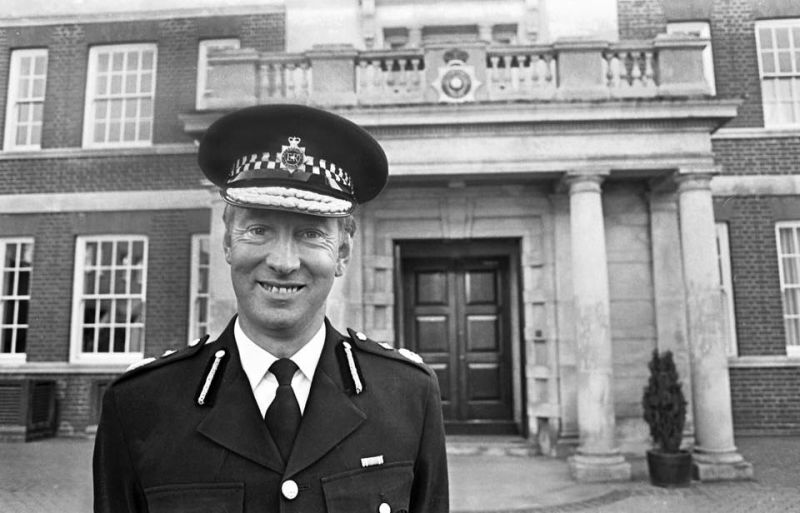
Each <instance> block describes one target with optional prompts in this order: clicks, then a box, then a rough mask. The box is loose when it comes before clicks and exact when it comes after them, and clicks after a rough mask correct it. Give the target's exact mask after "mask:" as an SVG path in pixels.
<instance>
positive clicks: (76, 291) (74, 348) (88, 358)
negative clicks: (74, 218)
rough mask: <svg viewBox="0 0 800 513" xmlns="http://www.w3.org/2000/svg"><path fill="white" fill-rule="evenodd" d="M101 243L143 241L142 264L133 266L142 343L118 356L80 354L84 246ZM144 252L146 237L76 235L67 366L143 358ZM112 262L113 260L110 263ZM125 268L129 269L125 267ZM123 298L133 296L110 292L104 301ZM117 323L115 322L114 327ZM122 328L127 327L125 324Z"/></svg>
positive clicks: (144, 335)
mask: <svg viewBox="0 0 800 513" xmlns="http://www.w3.org/2000/svg"><path fill="white" fill-rule="evenodd" d="M102 242H116V243H119V242H125V243H128V242H143V243H144V248H143V253H142V263H141V264H137V265H136V267H137V268H139V267H141V269H142V286H141V292H140V293H139V294H136V296H137V297H140V299H141V305H142V311H143V312H144V315H143V316H142V321H141V322H142V324H143V326H142V341H141V350H139V351H128V352H118V353H112V352H108V353H105V352H104V353H99V352H84V351H83V308H82V305H83V302H84V299H85V296H86V295H85V294H84V290H83V285H84V271H85V268H84V262H85V260H86V246H87V244H89V243H97V244H98V245H99V244H100V243H102ZM148 250H149V244H148V239H147V237H144V236H141V235H99V236H79V237H78V238H77V241H76V245H75V266H74V275H73V290H72V330H71V336H70V363H87V364H131V363H134V362H137V361H139V360H141V359H142V358H143V357H144V347H145V345H146V344H147V340H146V328H147V322H146V316H147V313H146V309H147V268H148ZM112 263H113V261H112ZM125 269H128V270H129V268H125ZM120 296H123V297H124V298H126V299H127V298H129V297H132V296H133V294H115V293H114V292H113V291H112V292H111V293H110V294H108V296H107V298H108V299H109V300H112V299H114V298H117V297H120ZM116 324H117V323H115V325H116ZM126 327H129V326H128V325H127V322H126Z"/></svg>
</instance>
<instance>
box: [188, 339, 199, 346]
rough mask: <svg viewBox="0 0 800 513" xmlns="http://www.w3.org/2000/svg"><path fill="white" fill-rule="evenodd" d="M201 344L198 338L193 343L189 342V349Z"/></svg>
mask: <svg viewBox="0 0 800 513" xmlns="http://www.w3.org/2000/svg"><path fill="white" fill-rule="evenodd" d="M199 343H200V339H199V338H196V339H194V340H192V341H191V342H189V347H194V346H196V345H197V344H199Z"/></svg>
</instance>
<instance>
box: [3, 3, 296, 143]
mask: <svg viewBox="0 0 800 513" xmlns="http://www.w3.org/2000/svg"><path fill="white" fill-rule="evenodd" d="M284 30H285V29H284V14H283V13H271V14H257V15H251V16H224V17H223V16H220V17H210V18H176V19H170V20H160V21H150V20H142V21H132V22H131V21H127V22H108V23H89V24H63V25H50V26H35V27H11V28H0V113H3V114H4V113H5V103H6V99H7V94H6V91H7V89H8V83H7V82H8V71H7V69H8V60H9V55H10V51H11V50H12V49H14V48H25V47H28V48H29V47H39V48H47V49H48V51H49V62H48V75H47V92H46V97H45V108H44V124H43V128H42V147H43V148H64V147H80V146H81V141H82V134H83V112H84V95H85V90H86V67H87V61H88V55H89V47H90V46H92V45H98V44H115V43H136V42H155V43H157V45H158V69H157V72H156V103H155V117H156V119H155V126H154V129H153V142H154V143H169V142H187V141H189V140H190V139H189V138H188V137H187V136H186V135H184V133H183V130H182V129H181V125H180V121H179V119H178V113H180V112H187V111H190V110H193V109H194V101H195V89H196V83H197V77H196V64H197V48H198V44H199V41H200V40H201V39H208V38H217V37H220V38H221V37H239V38H240V39H241V44H242V47H246V48H256V49H258V50H260V51H281V50H283V49H284V48H285V45H284V40H285V35H284ZM4 123H5V116H4V115H3V116H0V133H2V131H3V128H4V127H3V125H4Z"/></svg>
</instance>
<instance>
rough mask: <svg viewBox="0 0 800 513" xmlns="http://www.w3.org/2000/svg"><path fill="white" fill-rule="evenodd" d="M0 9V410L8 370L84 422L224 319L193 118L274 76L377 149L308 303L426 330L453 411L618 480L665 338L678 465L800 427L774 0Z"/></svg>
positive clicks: (476, 425)
mask: <svg viewBox="0 0 800 513" xmlns="http://www.w3.org/2000/svg"><path fill="white" fill-rule="evenodd" d="M323 4H324V5H323ZM579 4H580V7H581V9H580V11H579V12H580V13H581V14H580V15H576V14H575V13H576V12H578V11H576V6H578V5H579ZM0 22H2V23H0V112H4V113H6V115H5V116H3V117H2V118H0V123H2V125H0V131H1V132H2V133H3V134H4V136H3V147H2V152H0V173H2V176H3V178H4V179H3V180H2V181H0V189H2V190H0V261H2V262H3V266H4V268H3V274H2V277H0V293H2V296H0V301H2V303H0V305H2V306H0V308H1V310H0V311H1V312H2V318H1V319H0V322H1V323H2V324H0V380H2V383H0V393H5V394H6V396H4V397H6V398H7V399H6V400H5V403H4V402H3V401H0V408H2V405H3V404H5V405H6V406H5V408H6V410H4V412H0V421H1V423H0V429H5V432H6V433H11V434H14V433H18V428H12V427H8V426H9V425H10V424H12V422H11V421H10V420H8V419H11V418H12V417H13V415H12V414H13V413H14V412H13V411H12V410H13V408H12V407H9V406H7V405H9V404H11V405H12V406H13V405H15V404H17V403H13V404H12V399H8V398H10V397H12V395H11V392H10V391H11V390H12V388H13V386H14V384H15V383H17V382H18V381H19V379H20V378H24V377H28V378H36V379H46V378H52V379H54V380H55V383H56V396H57V404H58V426H59V433H60V434H63V435H69V434H83V433H86V432H91V431H92V429H93V426H94V425H95V424H96V422H97V413H98V412H97V407H98V404H99V401H98V398H99V396H100V394H101V393H102V390H103V387H104V386H105V385H106V384H107V382H108V380H109V379H111V378H112V377H113V376H115V375H117V374H118V373H120V372H122V370H123V369H124V368H125V367H126V366H127V365H128V364H129V363H131V362H133V361H136V360H137V359H140V358H141V357H142V356H158V355H160V354H161V353H162V352H163V351H165V350H166V349H174V348H177V347H180V346H181V345H184V344H186V343H187V342H188V341H189V340H190V339H192V338H194V337H195V336H196V335H197V334H199V333H202V332H204V331H210V332H212V333H213V332H217V331H218V330H219V329H220V328H221V326H222V325H223V324H224V323H225V322H226V321H227V319H228V318H229V316H230V314H231V313H232V312H233V311H234V309H235V305H234V301H233V295H232V291H231V290H230V287H229V286H228V285H227V279H228V278H227V267H226V264H225V263H224V260H223V259H222V255H221V252H220V251H218V249H217V248H219V247H220V244H221V236H222V232H221V223H220V213H221V208H222V204H221V202H220V200H219V199H218V198H216V196H215V194H214V191H212V190H210V189H209V188H208V186H207V185H205V184H203V183H202V182H201V181H200V173H199V172H198V171H197V168H196V164H195V153H196V149H195V145H194V142H193V141H194V140H196V139H197V138H198V137H199V136H200V135H201V134H202V132H203V130H204V129H205V128H206V127H207V126H208V124H209V123H210V122H211V121H213V120H214V119H216V118H217V117H218V116H219V115H220V113H221V112H224V111H226V110H229V109H231V108H235V107H240V106H245V105H250V104H253V103H270V102H287V101H288V102H296V103H310V104H315V105H321V106H325V107H327V108H330V109H332V110H334V111H336V112H339V113H341V114H342V115H344V116H346V117H349V118H351V119H353V120H354V121H356V122H359V123H360V124H362V125H364V126H365V127H367V129H368V130H370V131H371V132H372V133H373V134H374V135H375V136H376V137H377V138H378V139H379V140H380V141H381V142H382V144H383V145H384V147H385V148H386V150H387V154H388V156H389V161H390V173H391V176H392V178H391V181H390V185H389V187H388V188H387V190H386V191H385V192H384V193H383V194H382V197H381V198H380V199H379V200H378V202H377V203H376V204H375V205H370V206H367V207H365V208H363V209H362V210H360V211H359V213H358V221H359V232H358V248H360V250H359V252H358V253H357V254H356V255H355V256H354V259H353V262H352V263H351V266H350V269H349V271H348V275H347V277H346V278H345V279H343V280H341V281H340V282H339V283H337V286H336V287H335V289H334V296H333V298H332V300H331V302H330V304H329V312H330V316H331V317H332V318H333V319H334V321H335V323H336V324H337V325H338V326H340V327H345V326H348V325H350V326H357V327H360V328H362V329H363V330H364V331H365V332H367V333H368V334H369V335H370V336H371V337H372V338H375V339H377V340H381V341H386V342H389V343H391V344H394V345H396V346H406V347H410V348H412V349H415V350H417V351H418V352H420V353H422V354H423V356H424V357H425V359H426V361H428V362H429V363H430V364H431V365H432V366H433V367H434V368H435V369H436V370H437V372H438V374H439V377H440V382H441V383H442V389H443V396H444V397H443V398H444V406H445V416H446V420H447V425H448V429H449V431H450V432H452V433H477V434H480V433H512V434H518V435H520V436H522V437H524V438H526V439H528V440H530V441H531V442H532V443H534V444H535V445H536V446H537V447H539V448H540V449H541V450H542V451H543V452H548V453H555V452H557V451H558V449H559V448H560V447H573V446H574V445H576V444H577V445H578V451H577V454H578V456H577V457H576V458H573V460H572V462H571V468H572V471H573V473H574V474H575V475H576V477H578V478H586V479H594V478H596V477H598V476H605V477H609V476H611V477H624V476H625V475H626V472H628V470H627V466H626V465H627V464H626V463H625V460H624V458H623V457H622V456H621V455H620V454H619V452H618V448H619V447H621V448H622V449H623V450H641V449H642V448H643V446H644V445H645V444H646V443H647V431H646V428H645V426H644V424H643V422H642V420H641V407H640V405H639V401H640V394H641V389H642V386H643V385H644V383H645V381H646V376H647V367H646V362H647V359H648V357H649V355H650V353H651V351H652V350H653V349H655V348H658V349H672V350H673V351H674V352H675V353H676V356H677V361H678V364H679V369H680V371H681V376H682V377H683V379H684V383H685V385H684V388H685V389H686V390H687V395H688V398H689V400H690V403H691V404H692V415H691V422H690V423H689V426H688V432H687V435H689V436H688V437H687V439H688V440H690V441H694V442H695V443H696V449H697V451H696V456H697V457H696V461H697V463H698V465H699V467H700V468H701V475H705V476H708V477H714V476H735V475H741V473H746V472H748V467H747V464H746V462H743V461H741V457H740V456H738V454H737V452H736V449H735V445H734V433H736V434H747V433H775V434H778V433H793V434H796V433H798V432H800V398H798V397H797V395H796V394H795V393H793V392H794V391H795V390H796V389H797V387H798V385H800V311H798V310H797V308H798V307H797V303H798V301H800V299H798V296H800V292H798V291H799V290H800V278H797V276H798V274H800V270H798V269H800V249H798V244H800V181H798V179H797V178H796V172H795V169H796V165H797V162H798V157H799V156H800V150H798V148H799V147H800V145H798V142H800V99H799V98H800V8H798V7H797V6H795V5H793V3H792V2H789V1H785V2H782V1H779V0H775V1H772V2H755V1H745V0H736V1H726V2H722V1H719V0H713V1H712V0H705V1H686V2H665V1H662V0H617V1H612V0H604V1H603V2H585V3H583V4H581V3H580V2H577V1H575V2H554V1H548V0H538V1H537V0H503V1H500V2H493V3H492V6H491V8H488V7H486V3H484V2H475V1H469V0H459V1H443V2H439V6H438V8H437V9H428V8H426V7H425V5H424V4H423V2H421V1H419V2H414V1H408V2H388V1H382V0H371V1H363V2H356V1H354V0H337V1H335V2H324V3H322V2H320V3H318V4H316V3H314V2H296V1H288V0H287V1H286V2H282V1H281V2H279V1H275V2H271V3H270V2H267V3H262V5H261V6H260V7H252V6H242V7H226V8H224V9H223V8H203V9H191V8H186V9H181V10H179V11H164V10H152V11H148V12H141V13H135V14H134V13H124V12H120V13H114V14H113V15H107V16H98V15H92V14H89V13H85V14H84V13H80V12H78V13H73V14H68V13H58V14H54V15H52V16H42V15H40V16H32V17H18V18H15V19H5V20H0ZM332 27H333V28H332ZM6 378H8V379H6ZM15 380H16V381H15ZM3 387H5V388H3ZM3 424H5V425H6V427H5V428H3V427H2V425H3ZM582 455H583V456H587V455H592V456H591V457H584V458H581V456H582Z"/></svg>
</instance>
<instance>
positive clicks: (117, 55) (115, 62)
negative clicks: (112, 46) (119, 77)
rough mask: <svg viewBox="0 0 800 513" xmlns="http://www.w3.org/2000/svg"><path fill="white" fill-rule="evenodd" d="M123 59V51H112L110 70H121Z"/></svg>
mask: <svg viewBox="0 0 800 513" xmlns="http://www.w3.org/2000/svg"><path fill="white" fill-rule="evenodd" d="M124 59H125V54H124V53H121V52H114V54H113V57H112V61H111V71H122V66H123V61H124Z"/></svg>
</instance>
